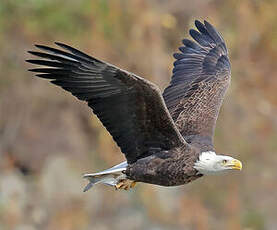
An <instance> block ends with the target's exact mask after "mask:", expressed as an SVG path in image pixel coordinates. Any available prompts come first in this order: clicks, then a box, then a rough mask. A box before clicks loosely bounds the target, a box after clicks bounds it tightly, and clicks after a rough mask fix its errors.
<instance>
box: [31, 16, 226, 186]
mask: <svg viewBox="0 0 277 230" xmlns="http://www.w3.org/2000/svg"><path fill="white" fill-rule="evenodd" d="M195 25H196V27H197V29H198V31H199V32H198V31H196V30H190V34H191V36H192V37H193V38H194V40H195V41H196V42H197V43H196V42H193V41H191V40H188V39H184V40H183V44H184V46H182V47H180V48H179V49H180V51H181V52H180V53H176V54H174V57H175V58H176V61H175V63H174V69H173V76H172V79H171V82H170V85H169V86H168V87H167V88H166V89H165V91H164V93H163V94H161V92H160V90H159V89H158V87H157V86H156V85H154V84H153V83H151V82H149V81H147V80H145V79H143V78H140V77H138V76H136V75H135V74H133V73H129V72H127V71H124V70H121V69H119V68H117V67H115V66H113V65H110V64H108V63H105V62H103V61H100V60H97V59H96V58H94V57H91V56H88V55H86V54H84V53H82V52H80V51H79V50H76V49H74V48H72V47H70V46H68V45H65V44H61V43H56V44H57V45H58V46H59V47H61V48H63V49H64V50H66V51H68V52H66V51H62V50H59V49H54V48H50V47H47V46H42V45H37V47H38V48H39V49H41V50H43V51H45V52H33V51H30V53H31V54H33V55H35V56H38V57H40V58H42V60H28V62H30V63H32V64H39V65H44V66H46V67H51V68H37V69H31V71H33V72H37V73H39V74H37V75H36V76H38V77H41V78H47V79H51V82H52V83H54V84H56V85H58V86H60V87H62V88H63V89H65V90H67V91H69V92H71V93H72V94H73V95H74V96H76V97H77V98H78V99H80V100H83V101H86V102H87V103H88V105H89V106H90V107H91V108H92V109H93V112H94V113H95V114H96V115H97V117H98V118H99V119H100V121H101V122H102V123H103V125H104V126H105V127H106V129H107V130H108V131H109V132H110V134H111V135H112V136H113V138H114V140H115V141H116V143H117V144H118V146H119V147H120V148H121V151H122V152H123V153H124V154H125V157H126V159H127V162H128V166H127V168H126V170H124V171H123V173H125V174H126V175H127V178H129V179H131V180H134V181H141V182H146V183H151V184H158V185H164V186H173V185H181V184H185V183H188V182H190V181H192V180H195V179H197V178H198V177H201V176H202V174H201V173H199V172H198V171H197V170H196V169H195V168H194V163H195V162H196V161H197V160H198V158H199V154H200V153H201V152H205V151H214V147H213V134H214V129H215V123H216V119H217V116H218V113H219V109H220V106H221V104H222V100H223V97H224V94H225V91H226V89H227V88H228V85H229V82H230V63H229V59H228V55H227V48H226V45H225V43H224V40H223V38H222V37H221V36H220V34H219V33H218V32H217V31H216V30H215V28H214V27H213V26H211V25H210V24H209V23H208V22H206V21H205V22H204V24H202V23H200V22H199V21H196V22H195ZM44 59H46V60H44Z"/></svg>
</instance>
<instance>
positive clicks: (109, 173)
mask: <svg viewBox="0 0 277 230" xmlns="http://www.w3.org/2000/svg"><path fill="white" fill-rule="evenodd" d="M127 165H128V164H127V161H124V162H122V163H120V164H118V165H115V166H113V167H112V168H109V169H106V170H104V171H101V172H97V173H89V174H84V176H83V178H86V179H88V180H89V183H88V185H87V186H86V187H85V188H84V192H86V191H88V190H89V189H90V188H91V187H92V186H93V185H95V184H105V185H109V186H116V184H117V183H118V182H119V180H122V179H125V178H126V176H125V174H123V173H122V171H124V170H126V168H127Z"/></svg>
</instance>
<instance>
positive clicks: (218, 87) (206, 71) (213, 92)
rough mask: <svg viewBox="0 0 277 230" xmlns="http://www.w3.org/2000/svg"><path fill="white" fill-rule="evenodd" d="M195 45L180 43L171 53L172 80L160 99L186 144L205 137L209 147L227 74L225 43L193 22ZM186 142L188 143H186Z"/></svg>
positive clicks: (211, 30)
mask: <svg viewBox="0 0 277 230" xmlns="http://www.w3.org/2000/svg"><path fill="white" fill-rule="evenodd" d="M195 25H196V28H197V29H198V31H199V32H198V31H196V30H193V29H191V30H190V31H189V32H190V35H191V36H192V38H193V39H194V40H195V41H196V42H194V41H191V40H189V39H184V40H183V44H184V46H182V47H180V48H179V50H180V51H181V53H175V54H174V57H175V58H176V59H177V60H176V61H175V62H174V69H173V76H172V79H171V82H170V85H169V86H168V87H167V88H166V89H165V91H164V93H163V97H164V100H165V103H166V105H167V108H168V109H169V111H170V114H171V116H172V118H173V120H174V121H175V124H176V126H177V127H178V129H179V131H180V132H181V134H182V135H183V136H184V138H185V139H186V140H189V139H192V138H193V137H194V136H195V137H196V136H198V137H199V136H201V137H205V138H207V139H208V140H210V142H211V143H212V139H213V134H214V129H215V124H216V120H217V116H218V113H219V109H220V106H221V104H222V100H223V97H224V95H225V92H226V89H227V88H228V86H229V84H230V78H231V70H230V62H229V59H228V52H227V48H226V45H225V42H224V40H223V38H222V37H221V35H220V34H219V33H218V32H217V31H216V29H215V28H214V27H213V26H212V25H211V24H209V23H208V22H206V21H204V24H202V23H201V22H199V21H197V20H196V21H195ZM189 142H190V141H189Z"/></svg>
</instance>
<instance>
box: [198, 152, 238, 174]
mask: <svg viewBox="0 0 277 230" xmlns="http://www.w3.org/2000/svg"><path fill="white" fill-rule="evenodd" d="M194 168H195V169H196V170H198V171H199V173H201V174H203V175H208V174H215V173H217V172H222V171H225V170H228V169H236V170H241V169H242V164H241V162H240V161H239V160H237V159H235V158H233V157H230V156H224V155H217V154H216V153H215V152H212V151H209V152H202V153H201V154H200V155H199V160H198V161H196V162H195V164H194Z"/></svg>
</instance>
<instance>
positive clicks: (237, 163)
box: [227, 159, 242, 170]
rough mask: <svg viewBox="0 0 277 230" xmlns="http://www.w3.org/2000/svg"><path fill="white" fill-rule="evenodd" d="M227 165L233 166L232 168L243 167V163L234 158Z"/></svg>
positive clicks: (239, 168) (238, 168)
mask: <svg viewBox="0 0 277 230" xmlns="http://www.w3.org/2000/svg"><path fill="white" fill-rule="evenodd" d="M227 166H229V167H231V169H236V170H241V169H242V163H241V162H240V161H239V160H237V159H234V160H232V161H231V162H230V163H229V164H228V165H227Z"/></svg>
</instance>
